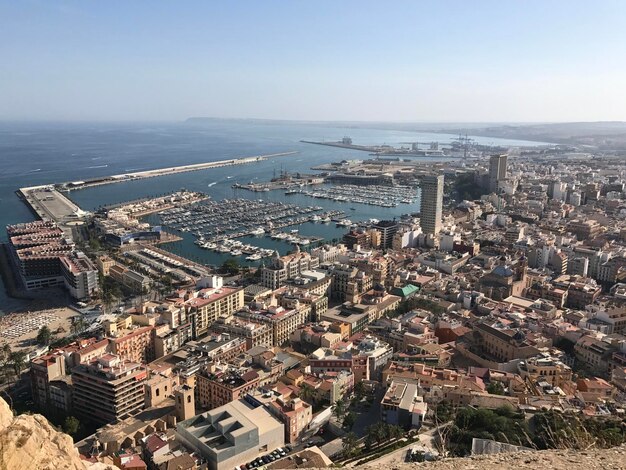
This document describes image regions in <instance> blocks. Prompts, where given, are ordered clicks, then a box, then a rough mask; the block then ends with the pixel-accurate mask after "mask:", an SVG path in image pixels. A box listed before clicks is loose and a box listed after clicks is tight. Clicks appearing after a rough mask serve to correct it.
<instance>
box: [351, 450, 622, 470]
mask: <svg viewBox="0 0 626 470" xmlns="http://www.w3.org/2000/svg"><path fill="white" fill-rule="evenodd" d="M358 468H359V469H362V470H374V469H376V470H378V469H379V468H380V467H373V466H372V467H369V466H367V465H365V466H363V467H358ZM507 469H515V470H521V469H523V470H531V469H532V470H537V469H540V470H583V469H584V470H625V469H626V446H621V447H614V448H613V449H593V450H588V451H575V450H543V451H530V452H516V453H512V454H492V455H480V456H475V457H466V458H459V459H446V460H440V461H438V462H430V463H407V464H401V465H392V466H389V467H388V468H387V470H507Z"/></svg>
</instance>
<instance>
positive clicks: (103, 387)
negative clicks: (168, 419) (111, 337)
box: [72, 354, 147, 424]
mask: <svg viewBox="0 0 626 470" xmlns="http://www.w3.org/2000/svg"><path fill="white" fill-rule="evenodd" d="M146 377H147V372H146V369H145V368H144V367H143V366H141V365H140V364H138V363H134V362H130V361H121V360H120V358H119V357H117V356H115V355H113V354H105V355H104V356H102V357H100V358H98V359H96V360H95V361H93V362H92V363H90V364H80V365H77V366H76V367H74V369H72V382H73V387H74V394H73V407H74V411H75V412H76V414H77V415H79V416H84V417H85V418H88V419H90V420H92V421H94V422H97V423H101V424H106V423H111V422H115V421H117V420H120V419H124V418H126V417H128V416H131V415H133V414H134V413H136V412H138V411H139V410H141V409H142V408H143V407H144V382H145V380H146Z"/></svg>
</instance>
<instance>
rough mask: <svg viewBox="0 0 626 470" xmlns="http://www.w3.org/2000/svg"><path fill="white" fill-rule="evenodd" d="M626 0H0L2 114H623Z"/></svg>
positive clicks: (521, 117)
mask: <svg viewBox="0 0 626 470" xmlns="http://www.w3.org/2000/svg"><path fill="white" fill-rule="evenodd" d="M624 25H626V1H623V0H616V1H608V0H607V1H603V0H596V1H593V2H592V1H578V0H524V1H522V0H518V1H513V0H494V1H488V0H473V1H467V0H462V1H452V0H449V1H447V0H433V1H427V0H422V1H418V0H412V1H408V0H407V1H402V0H394V1H368V0H359V1H349V0H332V1H326V0H315V1H310V0H309V1H298V0H290V1H287V0H284V1H272V0H256V1H244V0H241V1H237V0H230V1H176V2H174V1H160V0H149V1H141V0H134V1H131V2H128V1H116V0H107V1H86V0H79V1H61V0H59V1H53V0H20V1H15V0H0V120H89V121H94V120H96V121H100V120H101V121H107V120H130V121H133V120H137V121H139V120H141V121H146V120H155V121H179V120H184V119H186V118H188V117H192V116H209V117H222V118H267V119H298V120H358V121H394V122H401V121H404V122H563V121H597V120H626V91H625V84H626V27H624Z"/></svg>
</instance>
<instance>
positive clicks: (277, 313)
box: [235, 302, 311, 346]
mask: <svg viewBox="0 0 626 470" xmlns="http://www.w3.org/2000/svg"><path fill="white" fill-rule="evenodd" d="M235 315H236V316H237V317H239V318H242V319H245V320H249V321H252V322H255V323H260V324H265V325H267V326H268V327H270V329H271V331H272V345H273V346H282V345H283V344H285V343H287V342H288V341H289V336H290V335H291V333H293V332H294V331H295V330H296V328H298V327H299V326H300V325H302V324H303V323H305V322H307V321H308V320H309V318H310V315H311V305H307V304H300V303H299V302H297V303H294V304H293V305H292V308H284V307H281V306H278V305H270V306H269V307H267V308H265V309H262V310H250V309H247V310H242V311H239V312H237V313H236V314H235Z"/></svg>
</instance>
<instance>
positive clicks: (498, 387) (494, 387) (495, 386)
mask: <svg viewBox="0 0 626 470" xmlns="http://www.w3.org/2000/svg"><path fill="white" fill-rule="evenodd" d="M487 392H488V393H491V394H492V395H504V385H503V384H502V382H491V383H490V384H489V385H487Z"/></svg>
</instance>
